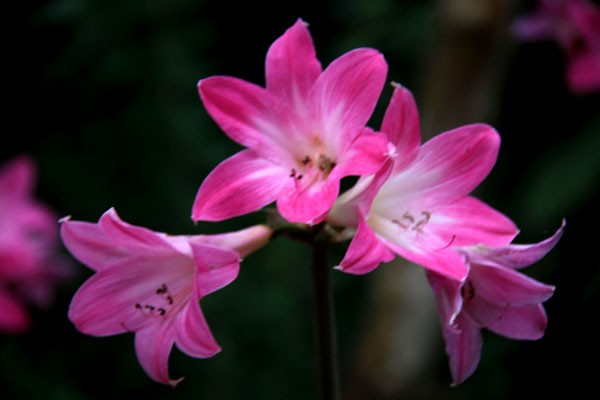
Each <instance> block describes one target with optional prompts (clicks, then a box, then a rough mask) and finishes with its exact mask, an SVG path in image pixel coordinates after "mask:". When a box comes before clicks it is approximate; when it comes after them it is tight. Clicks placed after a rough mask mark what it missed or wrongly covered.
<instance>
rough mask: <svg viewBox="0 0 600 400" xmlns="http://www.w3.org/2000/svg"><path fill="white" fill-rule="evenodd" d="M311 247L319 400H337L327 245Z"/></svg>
mask: <svg viewBox="0 0 600 400" xmlns="http://www.w3.org/2000/svg"><path fill="white" fill-rule="evenodd" d="M311 247H312V285H313V296H314V310H315V332H316V339H317V361H318V366H319V390H320V396H321V400H340V383H339V369H338V361H337V358H338V354H337V337H336V330H335V317H334V312H333V294H332V290H331V276H330V270H331V268H330V267H329V265H328V245H327V243H322V242H319V241H315V242H313V243H311Z"/></svg>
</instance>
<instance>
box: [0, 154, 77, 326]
mask: <svg viewBox="0 0 600 400" xmlns="http://www.w3.org/2000/svg"><path fill="white" fill-rule="evenodd" d="M35 181H36V167H35V162H34V161H33V159H32V158H30V157H28V156H19V157H16V158H14V159H13V160H11V161H9V162H8V163H6V164H5V165H4V166H3V167H2V169H1V170H0V309H2V313H0V331H5V332H11V333H21V332H24V331H26V330H27V329H28V328H29V326H30V324H31V321H30V317H29V312H28V310H27V307H26V305H25V303H34V304H36V305H38V306H40V307H49V306H50V304H51V302H52V298H53V296H54V290H55V287H56V285H57V284H58V283H60V282H61V281H63V280H64V279H66V278H67V277H69V276H70V272H71V268H70V267H71V264H70V263H69V262H68V261H67V260H66V259H65V258H64V257H62V255H61V254H60V252H59V245H60V242H59V240H58V223H57V218H56V216H55V215H54V213H53V212H52V211H51V210H50V209H49V208H48V207H47V206H46V205H44V204H42V203H41V202H39V201H38V200H36V199H35V198H34V194H33V192H34V188H35V183H36V182H35Z"/></svg>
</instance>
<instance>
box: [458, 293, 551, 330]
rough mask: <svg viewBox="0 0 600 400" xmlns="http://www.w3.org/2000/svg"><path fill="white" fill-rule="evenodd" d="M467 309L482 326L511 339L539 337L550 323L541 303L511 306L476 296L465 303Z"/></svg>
mask: <svg viewBox="0 0 600 400" xmlns="http://www.w3.org/2000/svg"><path fill="white" fill-rule="evenodd" d="M465 309H466V311H467V312H468V313H469V315H471V316H472V317H473V319H474V320H476V321H477V322H478V323H480V324H481V325H482V326H485V327H486V328H487V329H489V330H490V331H492V332H495V333H497V334H499V335H502V336H506V337H509V338H511V339H528V340H536V339H539V338H541V337H542V336H544V331H545V330H546V324H547V323H548V318H547V317H546V312H545V311H544V307H542V305H541V304H534V305H527V306H522V307H511V306H501V305H498V304H494V303H492V302H490V301H487V300H485V299H483V298H475V299H473V301H471V302H469V303H468V304H465Z"/></svg>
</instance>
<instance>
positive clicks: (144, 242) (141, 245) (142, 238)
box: [98, 208, 172, 252]
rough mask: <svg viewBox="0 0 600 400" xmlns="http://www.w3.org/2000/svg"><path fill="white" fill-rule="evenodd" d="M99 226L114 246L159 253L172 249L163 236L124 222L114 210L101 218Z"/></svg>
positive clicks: (111, 209) (110, 210)
mask: <svg viewBox="0 0 600 400" xmlns="http://www.w3.org/2000/svg"><path fill="white" fill-rule="evenodd" d="M98 226H99V227H100V229H102V231H104V233H106V235H107V236H108V237H110V238H111V240H112V241H113V243H114V245H116V246H119V247H121V248H126V249H128V250H130V251H135V250H141V251H148V250H151V251H153V252H158V251H164V250H166V251H170V250H171V249H172V247H171V245H170V244H169V243H168V242H167V241H166V240H165V239H164V238H163V236H162V235H159V234H157V233H156V232H154V231H152V230H150V229H148V228H144V227H141V226H135V225H131V224H128V223H127V222H124V221H123V220H122V219H121V218H120V217H119V215H118V214H117V211H116V210H115V209H114V208H110V209H109V210H108V211H106V212H105V213H104V214H103V215H102V217H100V220H99V221H98Z"/></svg>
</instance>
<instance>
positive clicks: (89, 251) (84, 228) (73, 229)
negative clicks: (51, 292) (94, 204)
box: [61, 208, 173, 271]
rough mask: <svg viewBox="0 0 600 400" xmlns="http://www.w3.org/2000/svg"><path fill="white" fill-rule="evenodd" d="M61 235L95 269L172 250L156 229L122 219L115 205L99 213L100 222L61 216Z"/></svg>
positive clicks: (75, 254)
mask: <svg viewBox="0 0 600 400" xmlns="http://www.w3.org/2000/svg"><path fill="white" fill-rule="evenodd" d="M61 237H62V240H63V242H64V244H65V246H66V247H67V249H68V250H69V251H70V252H71V254H72V255H73V256H74V257H75V258H77V259H78V260H79V261H81V262H82V263H83V264H85V265H87V266H88V267H90V268H91V269H93V270H95V271H99V270H102V269H104V268H107V267H109V266H112V265H115V264H117V263H120V262H122V261H123V260H124V259H126V258H129V257H133V256H135V255H138V254H146V253H153V254H158V253H169V252H171V251H172V250H173V249H172V246H171V245H170V244H169V243H168V242H166V241H165V239H163V237H162V236H161V235H159V234H157V233H156V232H153V231H151V230H149V229H146V228H143V227H138V226H134V225H130V224H128V223H126V222H124V221H122V220H121V219H120V218H119V216H118V214H117V212H116V211H115V210H114V209H113V208H111V209H109V210H108V211H106V212H105V213H104V214H103V215H102V217H100V220H99V222H98V224H92V223H87V222H80V221H71V220H69V219H68V218H64V219H62V220H61Z"/></svg>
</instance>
